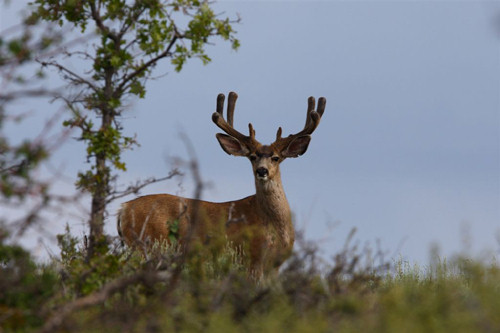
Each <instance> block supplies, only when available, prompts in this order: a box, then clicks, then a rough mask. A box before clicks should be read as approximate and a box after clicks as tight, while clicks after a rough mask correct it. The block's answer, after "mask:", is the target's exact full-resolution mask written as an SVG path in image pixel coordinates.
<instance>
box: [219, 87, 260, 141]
mask: <svg viewBox="0 0 500 333" xmlns="http://www.w3.org/2000/svg"><path fill="white" fill-rule="evenodd" d="M237 98H238V95H237V94H236V93H235V92H230V93H229V96H228V105H227V121H226V120H225V119H224V115H223V109H224V94H219V95H218V96H217V112H214V113H213V114H212V121H213V122H214V123H215V125H217V127H219V128H220V129H221V130H223V131H224V132H226V133H227V134H229V135H230V136H232V137H233V138H236V139H238V140H240V141H241V142H242V143H244V144H246V145H248V146H253V145H254V144H255V142H256V140H255V130H254V129H253V126H252V124H248V130H249V132H250V135H249V136H246V135H244V134H242V133H240V132H239V131H237V130H236V129H234V127H233V119H234V108H235V105H236V99H237Z"/></svg>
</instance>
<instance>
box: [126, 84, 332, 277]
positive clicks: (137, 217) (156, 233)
mask: <svg viewBox="0 0 500 333" xmlns="http://www.w3.org/2000/svg"><path fill="white" fill-rule="evenodd" d="M236 97H237V96H236V94H234V93H231V94H230V95H229V103H228V117H227V118H228V122H226V121H225V120H224V119H223V118H222V107H223V102H224V95H222V94H221V95H219V97H218V99H217V113H214V115H213V116H212V119H213V121H214V122H215V123H216V125H217V126H219V127H220V128H221V129H223V130H224V131H225V132H226V133H228V134H229V135H225V134H220V133H219V134H217V139H218V140H219V143H220V144H221V147H222V149H223V150H224V151H225V152H226V153H228V154H231V155H234V156H246V157H248V158H249V159H250V161H251V163H252V169H253V173H254V176H255V187H256V194H255V195H252V196H249V197H246V198H243V199H240V200H237V201H229V202H221V203H214V202H208V201H203V200H195V199H187V198H182V197H178V196H174V195H170V194H156V195H148V196H143V197H139V198H137V199H135V200H132V201H129V202H126V203H124V204H123V205H122V208H121V210H120V212H119V217H118V231H119V234H120V235H121V237H122V238H123V239H124V240H125V242H126V243H127V244H128V245H130V246H133V245H134V244H136V243H137V242H147V241H164V240H166V241H170V240H171V239H172V237H175V238H176V239H177V238H178V240H179V241H180V242H181V243H182V242H183V241H185V240H186V239H188V240H190V239H192V238H193V237H195V238H196V239H197V240H198V241H201V242H202V243H209V242H210V240H211V239H215V238H220V237H224V238H226V239H227V241H230V242H231V243H232V245H234V246H235V247H237V248H240V249H242V250H243V252H244V253H246V254H247V256H248V259H249V268H250V270H251V271H254V272H257V274H260V273H263V272H266V271H269V270H271V269H273V268H277V267H279V266H280V265H281V264H282V263H283V261H284V260H285V259H286V258H287V257H288V255H289V254H290V253H291V251H292V248H293V243H294V238H295V232H294V228H293V224H292V218H291V211H290V206H289V205H288V201H287V199H286V196H285V191H284V190H283V185H282V183H281V175H280V170H279V164H280V163H281V162H282V161H283V160H284V159H285V158H289V157H297V156H300V155H302V154H303V153H304V152H305V151H306V149H307V146H308V144H309V141H310V135H309V134H310V133H312V131H314V129H315V128H316V127H317V125H318V124H319V119H320V117H321V115H322V114H323V111H324V107H325V100H324V99H323V98H321V99H320V102H319V104H318V112H316V111H314V110H313V109H314V105H315V102H314V99H313V98H312V97H311V98H309V107H308V113H307V120H306V125H305V127H304V130H302V131H301V132H299V133H298V134H295V135H290V136H289V137H287V138H281V128H280V129H279V130H278V134H277V138H276V141H275V142H274V143H272V144H271V145H261V144H260V143H259V142H258V141H257V140H255V131H254V130H253V128H252V125H251V124H249V129H250V135H249V136H244V135H243V134H241V133H239V132H238V131H236V130H234V128H233V124H232V118H233V112H234V105H235V101H236ZM193 220H194V221H193Z"/></svg>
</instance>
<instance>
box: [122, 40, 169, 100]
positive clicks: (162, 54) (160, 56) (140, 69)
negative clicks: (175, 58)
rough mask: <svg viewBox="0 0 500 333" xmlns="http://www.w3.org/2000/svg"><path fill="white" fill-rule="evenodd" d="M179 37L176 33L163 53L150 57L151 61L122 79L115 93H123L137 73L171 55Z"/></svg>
mask: <svg viewBox="0 0 500 333" xmlns="http://www.w3.org/2000/svg"><path fill="white" fill-rule="evenodd" d="M177 39H179V36H178V35H177V33H176V34H175V35H174V37H173V38H172V40H171V41H170V43H169V44H168V47H167V48H166V50H165V51H163V52H162V53H160V54H159V55H157V56H156V57H154V58H152V59H150V60H149V61H147V62H145V63H144V64H142V66H140V67H139V68H137V69H136V70H135V71H133V72H132V73H130V74H128V75H127V76H126V77H125V78H124V79H123V80H122V82H121V83H120V85H119V86H118V88H117V89H116V90H115V93H119V94H122V93H123V88H124V87H125V85H126V84H127V82H129V81H130V80H132V79H133V78H135V77H136V76H137V75H139V74H141V73H142V72H144V71H145V70H146V69H147V68H149V67H150V66H152V65H153V64H155V63H156V62H158V61H159V60H160V59H162V58H165V57H168V56H169V55H170V50H171V49H172V47H173V46H174V44H175V42H176V41H177Z"/></svg>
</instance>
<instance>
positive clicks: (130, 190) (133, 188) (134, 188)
mask: <svg viewBox="0 0 500 333" xmlns="http://www.w3.org/2000/svg"><path fill="white" fill-rule="evenodd" d="M175 176H182V173H181V172H180V171H179V170H177V169H174V170H172V171H170V172H169V173H168V175H167V176H165V177H162V178H154V177H153V178H149V179H146V180H145V181H143V182H142V183H139V182H138V183H136V184H135V185H129V186H128V187H127V188H126V189H125V190H124V191H115V192H112V193H110V197H109V198H108V199H107V201H106V203H110V202H112V201H114V200H116V199H120V198H123V197H126V196H127V195H129V194H137V193H139V191H140V190H142V189H143V188H144V187H146V186H148V185H151V184H154V183H159V182H162V181H165V180H168V179H172V178H173V177H175Z"/></svg>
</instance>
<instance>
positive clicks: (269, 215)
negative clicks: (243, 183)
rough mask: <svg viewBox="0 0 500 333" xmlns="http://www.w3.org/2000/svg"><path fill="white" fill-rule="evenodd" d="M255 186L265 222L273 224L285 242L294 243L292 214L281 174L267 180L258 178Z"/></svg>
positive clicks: (259, 209) (259, 208)
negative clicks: (263, 180)
mask: <svg viewBox="0 0 500 333" xmlns="http://www.w3.org/2000/svg"><path fill="white" fill-rule="evenodd" d="M255 187H256V194H255V198H256V201H257V205H258V211H259V213H260V214H261V218H262V220H263V221H264V223H266V224H272V225H273V226H274V227H275V229H276V231H277V234H278V235H279V238H281V241H283V242H284V243H285V244H288V243H293V238H294V230H293V225H292V216H291V212H290V206H289V205H288V200H287V199H286V196H285V191H284V189H283V184H282V183H281V176H280V174H279V173H278V174H277V175H275V177H274V178H273V179H271V180H268V181H266V182H262V181H260V180H258V179H256V180H255Z"/></svg>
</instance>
